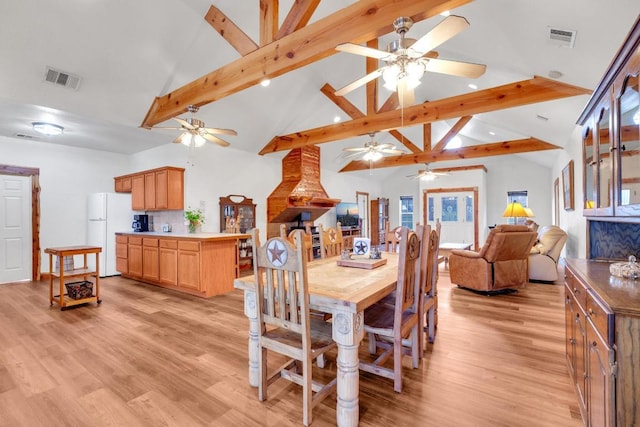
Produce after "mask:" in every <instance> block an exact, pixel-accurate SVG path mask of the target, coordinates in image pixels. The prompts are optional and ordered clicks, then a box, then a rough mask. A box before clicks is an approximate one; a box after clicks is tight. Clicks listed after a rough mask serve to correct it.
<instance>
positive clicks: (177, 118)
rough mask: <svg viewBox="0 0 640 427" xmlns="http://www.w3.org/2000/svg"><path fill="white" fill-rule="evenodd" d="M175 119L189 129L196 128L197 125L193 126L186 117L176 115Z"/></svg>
mask: <svg viewBox="0 0 640 427" xmlns="http://www.w3.org/2000/svg"><path fill="white" fill-rule="evenodd" d="M173 120H175V121H176V122H178V123H180V124H181V125H182V127H184V128H186V129H189V130H193V129H195V126H193V125H192V124H191V123H189V122H188V121H186V120H185V119H181V118H180V117H174V118H173Z"/></svg>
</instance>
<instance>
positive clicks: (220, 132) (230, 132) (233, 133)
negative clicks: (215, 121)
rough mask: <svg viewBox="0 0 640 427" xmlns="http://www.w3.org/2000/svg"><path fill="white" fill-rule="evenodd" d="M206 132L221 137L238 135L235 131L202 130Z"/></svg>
mask: <svg viewBox="0 0 640 427" xmlns="http://www.w3.org/2000/svg"><path fill="white" fill-rule="evenodd" d="M202 129H203V130H204V131H206V132H207V133H216V134H219V135H234V136H236V135H238V132H236V131H235V130H233V129H220V128H202Z"/></svg>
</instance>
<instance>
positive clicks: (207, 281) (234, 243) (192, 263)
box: [116, 233, 250, 297]
mask: <svg viewBox="0 0 640 427" xmlns="http://www.w3.org/2000/svg"><path fill="white" fill-rule="evenodd" d="M248 237H250V236H249V235H248V234H237V233H236V234H229V233H226V234H220V233H196V234H174V235H171V234H167V233H162V234H160V233H116V266H117V269H118V271H119V272H120V273H122V276H123V277H128V278H131V279H135V280H139V281H142V282H145V283H150V284H153V285H158V286H163V287H165V288H170V289H175V290H178V291H181V292H186V293H189V294H192V295H197V296H200V297H210V296H213V295H219V294H222V293H225V292H229V291H231V290H233V280H234V279H235V278H236V277H238V273H239V260H238V241H239V240H243V239H247V238H248Z"/></svg>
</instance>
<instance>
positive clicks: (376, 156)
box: [362, 151, 382, 162]
mask: <svg viewBox="0 0 640 427" xmlns="http://www.w3.org/2000/svg"><path fill="white" fill-rule="evenodd" d="M381 158H382V153H381V152H379V151H367V152H366V153H365V155H364V156H363V157H362V159H363V160H366V161H368V162H377V161H378V160H380V159H381Z"/></svg>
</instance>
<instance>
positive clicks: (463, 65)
mask: <svg viewBox="0 0 640 427" xmlns="http://www.w3.org/2000/svg"><path fill="white" fill-rule="evenodd" d="M412 25H413V20H412V19H411V18H407V17H401V18H397V19H396V20H395V21H394V22H393V26H394V28H395V30H396V33H398V34H399V35H400V38H399V39H397V40H395V41H393V42H391V43H389V45H388V46H387V51H386V52H385V51H382V50H378V49H373V48H370V47H365V46H360V45H357V44H353V43H343V44H340V45H338V46H336V49H337V50H339V51H341V52H347V53H353V54H355V55H362V56H368V57H371V58H376V59H381V60H383V61H384V62H386V63H387V65H385V66H383V67H380V68H378V69H377V70H375V71H373V72H371V73H369V74H367V75H366V76H364V77H361V78H360V79H358V80H356V81H354V82H352V83H349V84H348V85H346V86H345V87H343V88H342V89H339V90H337V91H336V92H335V95H337V96H343V95H346V94H347V93H349V92H351V91H352V90H354V89H356V88H358V87H360V86H362V85H364V84H365V83H368V82H370V81H372V80H374V79H377V78H378V77H380V76H382V78H383V79H384V82H385V83H384V86H385V87H386V88H387V89H389V90H396V91H398V95H399V100H400V105H401V106H403V105H405V104H406V105H411V104H414V103H415V95H414V91H413V90H414V89H415V87H416V86H418V85H419V84H420V79H421V78H422V75H423V74H424V72H425V71H430V72H435V73H443V74H451V75H454V76H460V77H467V78H477V77H480V76H481V75H482V74H484V72H485V70H486V65H482V64H473V63H469V62H460V61H451V60H445V59H437V58H429V52H430V51H431V50H432V49H434V48H435V47H437V46H439V45H440V44H442V43H444V42H445V41H447V40H449V39H450V38H451V37H453V36H455V35H456V34H458V33H460V32H461V31H464V30H465V29H467V28H468V27H469V22H468V21H467V20H466V19H465V18H463V17H461V16H455V15H450V16H448V17H447V18H445V19H444V20H443V21H442V22H440V23H439V24H438V25H436V26H435V27H434V28H433V29H432V30H431V31H429V32H428V33H427V34H425V35H424V36H422V37H421V38H420V39H418V40H416V39H412V38H406V37H405V34H406V32H407V31H409V29H410V28H411V26H412Z"/></svg>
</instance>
